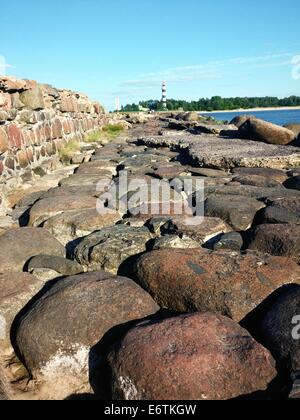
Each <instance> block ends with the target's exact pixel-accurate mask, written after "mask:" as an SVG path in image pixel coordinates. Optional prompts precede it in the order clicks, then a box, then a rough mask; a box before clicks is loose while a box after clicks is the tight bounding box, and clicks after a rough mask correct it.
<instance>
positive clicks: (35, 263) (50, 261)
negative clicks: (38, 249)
mask: <svg viewBox="0 0 300 420" xmlns="http://www.w3.org/2000/svg"><path fill="white" fill-rule="evenodd" d="M39 269H49V270H52V271H55V272H56V273H58V275H59V274H60V275H62V276H74V275H75V274H80V273H82V272H83V268H82V267H81V265H80V264H78V263H77V262H76V261H73V260H67V259H66V258H62V257H56V256H53V255H37V256H36V257H33V258H31V259H30V260H29V262H28V264H27V271H28V272H32V271H36V270H39Z"/></svg>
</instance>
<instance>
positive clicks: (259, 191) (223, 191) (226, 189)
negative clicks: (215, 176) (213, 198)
mask: <svg viewBox="0 0 300 420" xmlns="http://www.w3.org/2000/svg"><path fill="white" fill-rule="evenodd" d="M211 194H213V195H222V196H225V195H227V196H228V199H230V196H234V195H235V196H242V197H250V198H255V199H256V200H259V201H263V202H266V203H268V202H270V201H272V200H277V199H284V198H293V197H296V198H300V191H296V190H288V189H286V188H282V187H280V188H278V187H276V188H262V187H254V186H252V185H234V184H233V183H231V184H228V185H223V186H208V187H205V195H206V197H207V196H210V195H211Z"/></svg>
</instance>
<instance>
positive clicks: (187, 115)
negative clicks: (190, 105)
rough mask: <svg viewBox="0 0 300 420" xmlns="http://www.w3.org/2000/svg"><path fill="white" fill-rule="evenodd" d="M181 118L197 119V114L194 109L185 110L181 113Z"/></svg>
mask: <svg viewBox="0 0 300 420" xmlns="http://www.w3.org/2000/svg"><path fill="white" fill-rule="evenodd" d="M181 118H182V119H183V121H198V120H199V114H198V112H196V111H192V112H187V113H184V114H182V116H181Z"/></svg>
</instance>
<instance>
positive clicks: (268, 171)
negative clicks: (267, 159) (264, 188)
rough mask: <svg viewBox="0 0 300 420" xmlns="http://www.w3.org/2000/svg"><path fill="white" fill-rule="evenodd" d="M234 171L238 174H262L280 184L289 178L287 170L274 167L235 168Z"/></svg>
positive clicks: (251, 175) (261, 175) (250, 175)
mask: <svg viewBox="0 0 300 420" xmlns="http://www.w3.org/2000/svg"><path fill="white" fill-rule="evenodd" d="M232 172H233V174H234V175H236V176H249V177H253V176H260V177H264V178H267V179H269V180H271V181H277V182H279V183H280V184H282V183H283V182H284V181H286V180H287V178H288V175H287V173H286V172H285V171H283V170H281V169H272V168H234V169H233V171H232Z"/></svg>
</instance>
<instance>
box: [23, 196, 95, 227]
mask: <svg viewBox="0 0 300 420" xmlns="http://www.w3.org/2000/svg"><path fill="white" fill-rule="evenodd" d="M96 204H97V198H96V197H92V196H91V195H87V194H77V195H69V196H59V197H50V198H44V199H42V200H39V201H37V202H36V203H35V204H34V205H33V206H32V207H31V209H30V216H29V224H30V225H31V226H40V225H41V224H42V223H44V222H45V221H46V220H48V219H50V218H51V217H53V216H56V215H58V214H60V213H63V212H65V211H70V210H82V209H96Z"/></svg>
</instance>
